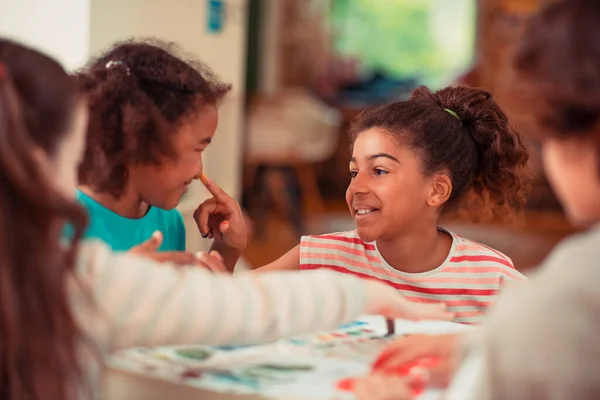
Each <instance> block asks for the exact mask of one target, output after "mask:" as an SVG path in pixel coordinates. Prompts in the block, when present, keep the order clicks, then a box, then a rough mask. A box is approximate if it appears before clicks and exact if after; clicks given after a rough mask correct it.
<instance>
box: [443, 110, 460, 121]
mask: <svg viewBox="0 0 600 400" xmlns="http://www.w3.org/2000/svg"><path fill="white" fill-rule="evenodd" d="M444 111H446V112H447V113H448V114H450V115H452V116H453V117H454V118H456V119H457V120H458V121H459V122H462V121H461V120H460V117H459V116H458V114H457V113H455V112H454V111H452V110H450V109H449V108H444Z"/></svg>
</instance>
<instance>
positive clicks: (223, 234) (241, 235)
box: [194, 175, 248, 252]
mask: <svg viewBox="0 0 600 400" xmlns="http://www.w3.org/2000/svg"><path fill="white" fill-rule="evenodd" d="M200 180H201V181H202V183H203V184H204V186H206V189H208V191H209V192H210V193H211V194H212V195H213V197H212V198H210V199H208V200H206V201H205V202H204V203H202V204H200V206H198V208H197V209H196V211H195V212H194V219H195V220H196V224H198V229H200V233H201V234H202V237H205V238H206V237H208V238H213V237H214V238H215V242H222V243H223V244H225V245H227V246H229V247H230V248H233V249H236V250H239V251H240V252H241V251H242V250H244V249H245V248H246V243H247V241H248V232H247V229H246V221H245V220H244V217H243V214H242V210H241V208H240V205H239V204H238V202H237V201H235V199H233V198H232V197H231V196H229V195H228V194H227V193H225V192H224V191H223V189H221V188H220V187H219V186H218V185H217V184H216V183H214V182H213V181H212V180H210V179H209V178H207V177H206V176H205V175H202V176H201V178H200Z"/></svg>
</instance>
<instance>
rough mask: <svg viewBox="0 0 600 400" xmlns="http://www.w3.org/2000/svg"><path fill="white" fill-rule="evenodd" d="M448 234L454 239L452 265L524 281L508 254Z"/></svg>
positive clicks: (452, 233) (454, 234) (451, 256)
mask: <svg viewBox="0 0 600 400" xmlns="http://www.w3.org/2000/svg"><path fill="white" fill-rule="evenodd" d="M447 232H448V233H450V234H451V235H452V237H453V239H454V245H453V248H452V253H451V255H450V260H449V261H450V262H451V263H456V264H460V265H462V266H468V267H472V268H479V269H480V270H481V272H484V271H485V272H492V273H498V274H500V275H501V276H505V277H507V278H512V279H523V275H522V274H521V273H520V272H518V271H517V270H516V268H515V266H514V264H513V262H512V260H511V259H510V257H508V256H507V255H506V254H504V253H502V252H500V251H498V250H496V249H494V248H492V247H490V246H487V245H485V244H483V243H479V242H476V241H474V240H471V239H467V238H465V237H462V236H460V235H457V234H456V233H454V232H450V231H447ZM473 272H476V271H473Z"/></svg>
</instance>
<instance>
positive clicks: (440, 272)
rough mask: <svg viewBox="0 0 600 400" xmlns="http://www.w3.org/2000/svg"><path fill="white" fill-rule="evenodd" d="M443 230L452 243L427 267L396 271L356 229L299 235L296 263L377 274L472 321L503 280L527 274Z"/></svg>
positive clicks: (494, 253)
mask: <svg viewBox="0 0 600 400" xmlns="http://www.w3.org/2000/svg"><path fill="white" fill-rule="evenodd" d="M443 231H445V232H448V233H449V234H450V235H451V236H452V247H451V249H450V253H449V254H448V257H447V258H446V260H445V261H444V262H443V263H442V265H440V266H439V267H437V268H436V269H434V270H431V271H427V272H423V273H406V272H402V271H398V270H397V269H395V268H393V267H392V266H391V265H389V264H388V263H387V262H386V261H385V260H384V258H383V257H382V256H381V254H380V253H379V250H378V249H377V245H376V244H375V243H366V242H364V241H363V240H361V239H360V237H358V234H357V232H356V231H355V230H354V231H348V232H340V233H331V234H327V235H319V236H304V237H302V241H301V244H300V269H304V270H310V269H329V270H333V271H337V272H342V273H345V274H351V275H355V276H359V277H362V278H375V279H377V280H379V281H382V282H384V283H387V284H388V285H390V286H392V287H394V288H396V289H398V290H399V291H400V292H401V294H402V295H403V296H405V297H406V298H407V299H409V300H412V301H418V302H436V301H443V302H444V303H446V304H447V305H448V307H449V309H450V310H451V311H453V312H455V313H456V318H455V322H461V323H467V324H476V323H478V322H480V321H481V320H482V318H483V315H484V313H485V310H486V309H487V307H489V306H490V305H492V304H493V303H494V302H495V301H496V298H497V296H498V293H499V291H500V289H501V287H502V284H503V282H505V281H506V280H523V279H525V277H524V276H523V275H522V274H521V273H520V272H518V271H517V270H516V269H515V267H514V266H513V263H512V261H511V260H510V258H508V257H507V256H505V255H504V254H502V253H500V252H499V251H496V250H494V249H492V248H490V247H487V246H484V245H482V244H480V243H476V242H473V241H471V240H468V239H465V238H463V237H460V236H458V235H456V234H454V233H452V232H450V231H447V230H443Z"/></svg>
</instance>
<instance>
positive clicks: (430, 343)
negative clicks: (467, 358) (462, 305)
mask: <svg viewBox="0 0 600 400" xmlns="http://www.w3.org/2000/svg"><path fill="white" fill-rule="evenodd" d="M461 338H462V334H460V333H455V334H447V335H436V336H430V335H411V336H407V337H402V338H398V339H397V340H395V341H394V342H393V343H391V344H390V345H388V346H387V347H386V348H385V349H384V350H383V351H382V352H381V354H380V355H379V357H378V358H377V359H376V360H375V362H374V363H373V367H372V369H373V372H374V373H385V372H386V371H391V370H398V369H402V368H408V367H410V366H411V365H412V364H415V363H418V362H419V361H420V360H424V359H427V358H429V359H435V360H437V362H436V364H435V365H433V366H431V367H429V368H428V369H429V382H428V383H429V384H430V385H432V386H435V387H446V386H447V385H448V383H449V382H450V378H451V376H452V374H453V372H454V367H455V365H456V358H457V356H458V350H459V345H460V340H461Z"/></svg>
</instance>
